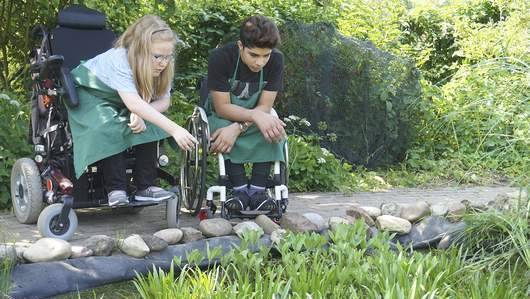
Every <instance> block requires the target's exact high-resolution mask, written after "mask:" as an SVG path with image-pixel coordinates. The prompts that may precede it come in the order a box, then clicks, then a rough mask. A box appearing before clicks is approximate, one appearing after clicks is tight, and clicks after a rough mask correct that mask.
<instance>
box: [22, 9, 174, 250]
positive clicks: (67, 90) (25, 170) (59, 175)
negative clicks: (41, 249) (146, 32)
mask: <svg viewBox="0 0 530 299" xmlns="http://www.w3.org/2000/svg"><path fill="white" fill-rule="evenodd" d="M105 24H106V16H105V15H104V14H103V13H101V12H98V11H95V10H92V9H88V8H86V7H84V6H80V5H72V6H69V7H67V8H65V9H63V10H62V11H60V12H59V15H58V25H57V27H56V28H54V29H52V30H51V31H50V32H48V31H47V30H46V28H44V27H43V26H40V25H39V26H36V27H35V28H34V29H33V31H32V32H31V35H32V39H33V41H34V43H35V45H34V48H33V49H32V50H31V53H30V68H29V69H30V74H31V82H32V87H31V88H32V94H31V117H30V126H29V134H28V142H29V143H30V144H31V145H32V146H33V149H34V157H33V158H32V159H30V158H21V159H19V160H17V161H16V162H15V164H14V166H13V169H12V172H11V198H12V204H13V210H14V213H15V216H16V218H17V220H18V221H19V222H20V223H26V224H32V223H35V222H37V226H38V230H39V232H40V234H41V235H42V236H43V237H55V238H60V239H64V240H68V239H70V238H71V237H72V236H73V234H74V232H75V230H76V228H77V224H78V220H77V216H76V214H75V212H74V209H79V208H95V207H108V198H107V194H106V192H105V190H104V188H103V175H102V173H101V171H100V170H98V168H99V167H98V166H99V165H98V163H95V164H93V165H91V166H89V167H88V168H87V170H86V171H85V172H84V173H83V175H82V176H81V177H80V178H79V179H76V177H75V174H74V167H73V158H72V156H73V144H72V136H71V134H70V129H69V125H68V114H67V110H66V107H65V105H69V106H70V107H76V106H78V105H79V99H78V97H77V93H76V90H75V86H74V82H73V78H72V77H71V75H70V70H71V69H72V68H73V67H75V66H77V65H78V64H79V63H80V61H81V60H86V59H89V58H92V57H94V56H96V55H98V54H100V53H102V52H104V51H106V50H108V49H109V48H111V47H112V43H113V42H114V40H115V39H116V35H115V34H114V33H113V32H112V31H110V30H107V29H105ZM94 146H97V145H94ZM158 149H159V151H158V157H159V159H158V170H157V173H158V178H160V179H163V180H164V181H166V182H167V183H168V185H169V186H171V187H170V191H172V192H174V193H175V194H176V196H175V197H173V198H171V199H168V200H167V201H166V203H167V206H166V214H167V222H168V226H169V227H177V226H178V220H179V211H180V200H179V199H178V195H179V194H180V191H179V190H178V186H177V185H178V178H177V177H175V176H173V175H171V174H170V173H169V172H168V171H165V170H164V169H163V168H162V167H164V166H167V165H168V163H169V159H168V157H167V155H165V154H164V151H163V146H162V145H161V143H160V142H159V147H158ZM132 151H133V149H130V150H127V152H126V161H127V171H126V173H127V182H128V190H127V191H128V194H129V195H131V198H130V199H131V201H130V204H129V205H128V206H125V207H118V208H113V210H116V211H121V212H126V213H137V212H139V211H141V209H142V208H144V207H146V206H150V205H156V204H159V203H157V202H137V201H132V198H134V197H133V196H132V194H134V191H135V190H134V184H133V183H134V182H133V179H132V178H133V170H134V156H133V155H132ZM74 199H75V200H74Z"/></svg>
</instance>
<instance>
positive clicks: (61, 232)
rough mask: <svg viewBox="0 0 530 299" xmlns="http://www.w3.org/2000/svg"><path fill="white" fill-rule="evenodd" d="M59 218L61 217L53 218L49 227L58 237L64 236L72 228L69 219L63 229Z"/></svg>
mask: <svg viewBox="0 0 530 299" xmlns="http://www.w3.org/2000/svg"><path fill="white" fill-rule="evenodd" d="M59 216H60V215H55V216H53V218H52V219H51V221H50V225H49V227H50V231H51V232H52V233H53V234H54V235H56V236H60V235H64V234H65V233H66V232H67V231H68V229H69V228H70V219H68V218H67V219H66V221H65V223H63V227H61V226H59Z"/></svg>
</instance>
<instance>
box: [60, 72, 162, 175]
mask: <svg viewBox="0 0 530 299" xmlns="http://www.w3.org/2000/svg"><path fill="white" fill-rule="evenodd" d="M71 73H72V75H73V77H74V82H75V84H76V89H77V94H78V95H79V106H78V107H76V108H69V107H68V105H65V106H66V107H67V109H68V120H69V124H70V129H71V132H72V137H73V144H74V168H75V175H76V177H77V178H79V177H80V176H81V175H82V174H83V172H84V171H85V169H86V168H87V167H88V166H89V165H90V164H93V163H94V162H97V161H99V160H101V159H104V158H107V157H109V156H112V155H115V154H117V153H121V152H123V151H125V150H126V149H127V148H130V147H132V146H135V145H138V144H143V143H147V142H153V141H158V140H161V139H165V138H167V137H168V134H167V133H166V132H164V131H163V130H162V129H160V128H159V127H157V126H155V125H153V124H151V123H149V122H147V121H145V125H146V127H147V128H146V130H145V131H144V132H142V133H133V131H132V130H131V128H129V126H128V125H127V124H128V123H129V115H130V111H129V110H128V109H127V107H126V106H125V104H124V103H123V100H122V99H121V97H120V96H119V94H118V92H117V91H116V90H114V89H112V88H110V87H109V86H107V85H106V84H105V83H103V82H101V81H100V80H99V79H98V78H97V77H96V76H95V75H94V74H93V73H92V72H91V71H90V70H89V69H88V68H86V67H85V66H84V65H83V64H81V65H79V66H78V67H76V68H75V69H74V70H72V72H71Z"/></svg>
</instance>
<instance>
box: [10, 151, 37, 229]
mask: <svg viewBox="0 0 530 299" xmlns="http://www.w3.org/2000/svg"><path fill="white" fill-rule="evenodd" d="M42 198H43V187H42V180H41V177H40V172H39V169H38V168H37V165H36V164H35V162H34V161H33V160H31V159H29V158H22V159H18V160H17V161H16V162H15V164H14V165H13V168H12V170H11V201H12V205H13V211H15V216H16V217H17V220H18V221H19V222H20V223H24V224H33V223H35V222H37V219H38V217H39V214H40V212H41V211H42V209H43V207H44V201H43V199H42Z"/></svg>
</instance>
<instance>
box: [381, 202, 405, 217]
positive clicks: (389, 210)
mask: <svg viewBox="0 0 530 299" xmlns="http://www.w3.org/2000/svg"><path fill="white" fill-rule="evenodd" d="M381 215H390V216H394V217H399V216H401V205H399V204H397V203H395V202H389V203H383V204H382V205H381Z"/></svg>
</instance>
